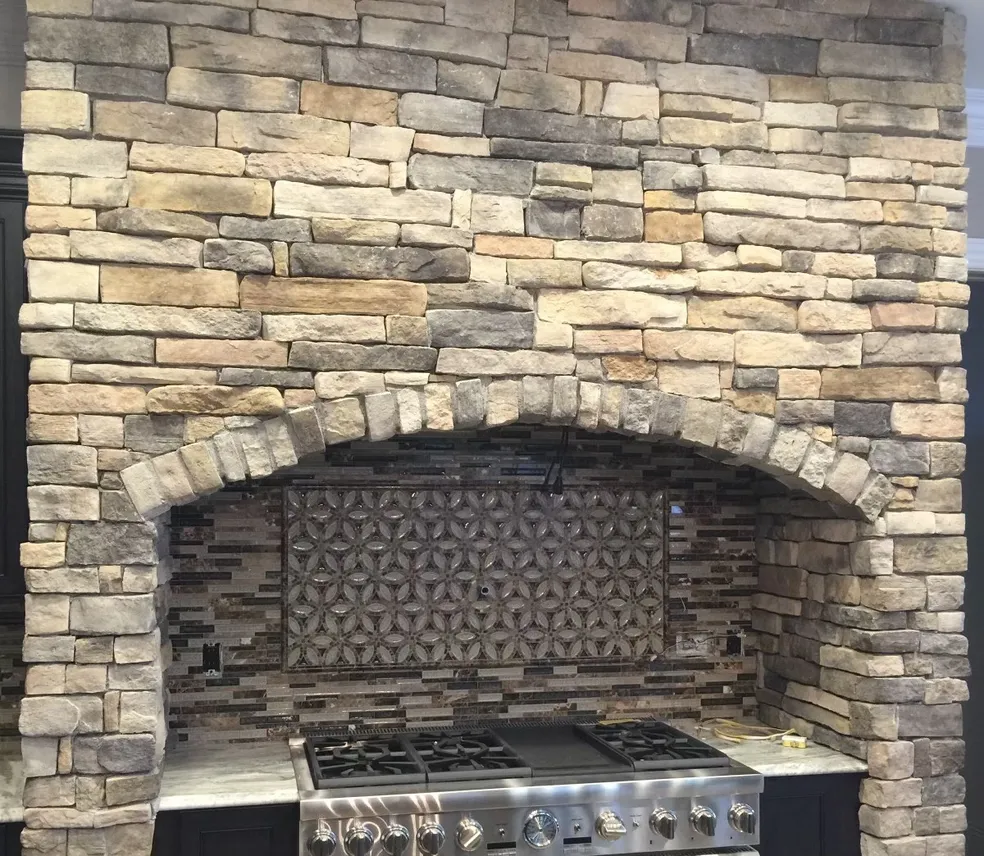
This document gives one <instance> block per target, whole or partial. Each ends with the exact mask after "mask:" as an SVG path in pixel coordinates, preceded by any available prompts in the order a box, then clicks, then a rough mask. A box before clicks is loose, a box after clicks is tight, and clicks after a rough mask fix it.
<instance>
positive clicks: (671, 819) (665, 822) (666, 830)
mask: <svg viewBox="0 0 984 856" xmlns="http://www.w3.org/2000/svg"><path fill="white" fill-rule="evenodd" d="M649 828H650V829H651V830H652V831H653V832H655V833H656V834H657V835H662V836H663V838H665V839H666V840H667V841H670V840H672V839H674V838H676V830H677V816H676V815H675V814H674V813H673V812H672V811H670V810H669V809H668V808H658V809H656V811H654V812H653V813H652V814H651V815H649Z"/></svg>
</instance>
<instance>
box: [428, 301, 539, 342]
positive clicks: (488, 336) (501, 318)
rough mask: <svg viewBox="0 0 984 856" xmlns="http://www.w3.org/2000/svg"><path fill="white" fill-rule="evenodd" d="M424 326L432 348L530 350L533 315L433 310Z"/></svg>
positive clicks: (529, 313) (525, 313) (464, 310)
mask: <svg viewBox="0 0 984 856" xmlns="http://www.w3.org/2000/svg"><path fill="white" fill-rule="evenodd" d="M427 327H428V329H429V330H430V335H431V344H432V345H433V346H434V347H435V348H487V347H496V348H531V347H533V327H534V316H533V313H532V312H503V311H501V310H499V311H485V310H479V309H434V310H430V311H428V313H427Z"/></svg>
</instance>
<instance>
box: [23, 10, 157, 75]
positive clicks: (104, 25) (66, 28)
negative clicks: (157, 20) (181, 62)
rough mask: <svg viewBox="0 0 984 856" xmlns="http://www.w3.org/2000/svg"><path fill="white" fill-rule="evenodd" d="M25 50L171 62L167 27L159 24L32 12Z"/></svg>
mask: <svg viewBox="0 0 984 856" xmlns="http://www.w3.org/2000/svg"><path fill="white" fill-rule="evenodd" d="M26 52H27V56H28V57H29V58H30V59H46V60H65V61H68V62H78V63H96V64H99V65H122V66H135V67H136V68H149V69H158V70H166V69H167V68H168V65H169V53H168V44H167V27H164V26H162V25H159V24H121V23H116V22H111V21H92V20H88V19H82V18H42V17H39V16H38V15H32V16H31V17H30V18H29V19H28V22H27V49H26Z"/></svg>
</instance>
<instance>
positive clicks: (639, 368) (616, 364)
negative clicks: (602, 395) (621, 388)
mask: <svg viewBox="0 0 984 856" xmlns="http://www.w3.org/2000/svg"><path fill="white" fill-rule="evenodd" d="M601 364H602V366H603V368H604V370H605V377H607V378H608V380H610V381H615V382H617V383H644V382H645V381H647V380H652V379H653V378H655V377H656V363H655V362H652V361H650V360H647V359H646V358H645V357H641V356H640V357H621V356H619V357H616V356H608V357H602V358H601Z"/></svg>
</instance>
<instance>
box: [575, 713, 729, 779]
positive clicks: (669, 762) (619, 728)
mask: <svg viewBox="0 0 984 856" xmlns="http://www.w3.org/2000/svg"><path fill="white" fill-rule="evenodd" d="M581 730H582V731H583V732H584V733H585V734H586V735H588V736H589V737H590V738H592V739H593V740H595V741H597V742H599V743H601V744H602V745H603V746H604V747H605V748H606V749H608V750H609V751H611V752H614V753H615V754H617V755H621V756H623V757H625V758H628V759H629V760H630V761H631V763H632V766H633V767H634V768H635V769H636V770H678V769H693V768H701V767H727V766H728V765H729V764H730V763H731V759H730V758H728V756H727V755H725V754H724V753H723V752H720V751H718V750H717V749H715V748H714V747H713V746H708V745H707V744H706V743H704V742H702V741H700V740H697V739H696V738H695V737H691V736H690V735H689V734H684V733H683V732H682V731H678V730H677V729H675V728H673V727H672V726H670V725H667V724H666V723H665V722H658V721H656V720H654V719H649V720H638V721H632V722H615V723H597V724H595V725H583V726H581Z"/></svg>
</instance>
